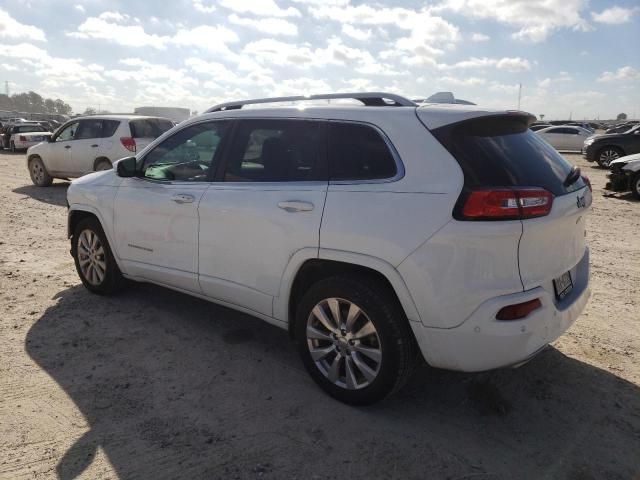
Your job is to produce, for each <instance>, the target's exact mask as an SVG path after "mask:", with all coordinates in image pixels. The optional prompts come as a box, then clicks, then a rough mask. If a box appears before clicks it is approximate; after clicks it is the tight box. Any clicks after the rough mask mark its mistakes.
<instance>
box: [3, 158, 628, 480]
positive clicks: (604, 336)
mask: <svg viewBox="0 0 640 480" xmlns="http://www.w3.org/2000/svg"><path fill="white" fill-rule="evenodd" d="M568 158H569V160H570V161H571V162H573V163H576V164H578V165H580V166H581V167H582V169H583V171H584V172H585V173H586V174H588V175H589V176H590V177H591V180H592V182H593V185H594V198H595V200H594V208H593V213H592V214H591V216H590V220H589V227H588V237H589V243H590V245H591V248H592V289H593V295H592V297H591V300H590V302H589V305H588V307H587V309H586V311H585V312H584V313H583V315H582V316H581V317H580V318H579V319H578V321H577V323H576V324H575V325H574V326H573V327H572V328H571V329H570V330H569V332H568V333H567V334H565V335H564V336H563V337H562V338H561V339H560V340H558V341H557V342H555V344H554V345H553V347H552V348H549V349H547V350H546V351H545V352H543V353H542V354H540V355H539V356H538V357H537V358H535V359H534V360H533V361H531V362H530V363H528V364H527V365H525V366H523V367H521V368H519V369H516V370H502V371H495V372H489V373H483V374H476V375H469V374H459V373H451V372H443V371H434V370H431V369H429V368H427V367H424V368H421V369H420V370H419V371H418V372H417V374H416V375H415V377H414V378H413V379H412V381H411V382H410V383H409V385H408V386H407V388H405V389H404V390H403V391H401V392H400V393H399V394H397V395H396V396H394V397H392V398H391V399H389V400H387V401H385V402H383V403H381V404H378V405H376V406H373V407H369V408H363V409H358V408H352V407H348V406H345V405H342V404H340V403H337V402H335V401H333V400H331V399H330V398H328V397H327V396H325V395H324V394H323V393H322V392H321V391H320V390H319V389H318V388H316V386H315V385H314V384H313V382H312V381H311V379H310V378H309V377H308V376H307V374H306V373H305V372H304V371H303V368H302V365H301V363H300V362H299V361H298V358H297V355H296V352H295V349H294V347H293V346H292V345H291V343H290V342H289V339H288V336H287V334H286V332H284V331H281V330H279V329H277V328H275V327H271V326H269V325H267V324H265V323H263V322H261V321H259V320H257V319H254V318H251V317H249V316H247V315H243V314H240V313H236V312H234V311H232V310H228V309H225V308H222V307H218V306H215V305H213V304H209V303H206V302H204V301H201V300H197V299H194V298H191V297H188V296H185V295H182V294H178V293H175V292H172V291H169V290H165V289H162V288H158V287H154V286H150V285H142V284H135V285H131V286H130V287H129V288H128V289H127V290H126V291H125V292H123V293H122V294H120V295H119V296H117V297H113V298H101V297H97V296H94V295H91V294H89V293H88V292H87V291H86V290H85V289H84V288H83V287H82V286H81V284H80V282H79V280H78V277H77V275H76V273H75V270H74V266H73V261H72V258H71V256H70V255H69V243H68V240H67V239H66V238H65V233H66V230H65V228H66V208H65V192H66V186H67V183H66V182H62V181H56V183H54V185H53V186H52V187H50V188H44V189H38V188H36V187H34V186H32V185H31V182H30V180H29V177H28V174H27V171H26V168H25V165H24V163H25V162H24V155H23V154H16V155H13V154H7V153H4V152H3V153H2V154H0V182H1V184H0V205H1V208H0V304H1V310H0V311H1V312H2V317H1V321H0V478H2V479H22V478H36V479H44V478H61V479H72V478H87V479H107V478H111V479H116V478H120V479H164V478H167V479H169V478H172V479H173V478H185V479H199V478H207V479H216V478H220V479H234V478H239V479H245V478H247V479H254V478H265V479H289V478H291V479H293V478H298V479H325V478H335V479H343V478H369V479H376V478H398V479H426V478H429V479H450V480H463V479H473V480H484V479H486V480H495V479H570V480H581V479H585V480H590V479H636V480H637V479H640V388H639V386H640V362H639V360H640V356H639V353H638V352H639V347H640V315H639V314H638V311H639V307H640V235H639V234H640V215H639V212H640V203H639V202H637V201H634V200H632V199H631V197H630V195H627V194H624V195H615V196H611V197H606V196H603V190H602V187H603V186H604V184H605V173H606V172H605V171H604V170H600V169H598V168H595V167H593V166H592V165H589V164H587V163H586V162H584V161H583V160H582V158H581V157H579V156H577V155H568Z"/></svg>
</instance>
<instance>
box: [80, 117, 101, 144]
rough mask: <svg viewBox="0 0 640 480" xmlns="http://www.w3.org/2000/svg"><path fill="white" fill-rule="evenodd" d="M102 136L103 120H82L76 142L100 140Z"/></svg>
mask: <svg viewBox="0 0 640 480" xmlns="http://www.w3.org/2000/svg"><path fill="white" fill-rule="evenodd" d="M101 135H102V120H99V119H92V120H80V126H79V127H78V133H76V138H75V139H76V140H83V139H87V138H100V136H101Z"/></svg>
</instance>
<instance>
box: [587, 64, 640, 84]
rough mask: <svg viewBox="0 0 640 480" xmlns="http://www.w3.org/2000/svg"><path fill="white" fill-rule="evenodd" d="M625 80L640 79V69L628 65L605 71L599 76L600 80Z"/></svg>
mask: <svg viewBox="0 0 640 480" xmlns="http://www.w3.org/2000/svg"><path fill="white" fill-rule="evenodd" d="M625 80H640V71H638V70H636V69H635V68H633V67H631V66H629V65H627V66H624V67H620V68H619V69H618V70H616V71H615V72H603V73H602V75H600V76H599V77H598V80H597V81H598V82H615V81H625Z"/></svg>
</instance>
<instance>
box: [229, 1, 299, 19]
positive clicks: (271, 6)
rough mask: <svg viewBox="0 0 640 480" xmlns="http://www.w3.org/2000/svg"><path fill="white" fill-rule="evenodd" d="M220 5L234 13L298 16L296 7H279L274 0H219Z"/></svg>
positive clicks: (262, 15) (264, 15) (263, 15)
mask: <svg viewBox="0 0 640 480" xmlns="http://www.w3.org/2000/svg"><path fill="white" fill-rule="evenodd" d="M219 3H220V5H221V6H223V7H225V8H228V9H229V10H233V11H234V12H236V13H243V14H247V13H248V14H251V15H257V16H261V17H299V16H300V10H298V9H297V8H293V7H289V8H280V7H279V6H278V4H277V3H276V2H275V1H274V0H259V1H254V0H219Z"/></svg>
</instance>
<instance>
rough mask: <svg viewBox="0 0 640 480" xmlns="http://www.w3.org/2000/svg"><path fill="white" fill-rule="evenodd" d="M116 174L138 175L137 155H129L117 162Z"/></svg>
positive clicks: (123, 176) (125, 176) (124, 176)
mask: <svg viewBox="0 0 640 480" xmlns="http://www.w3.org/2000/svg"><path fill="white" fill-rule="evenodd" d="M116 174H117V175H118V176H119V177H122V178H129V177H135V176H136V157H127V158H123V159H122V160H118V161H117V162H116Z"/></svg>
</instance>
